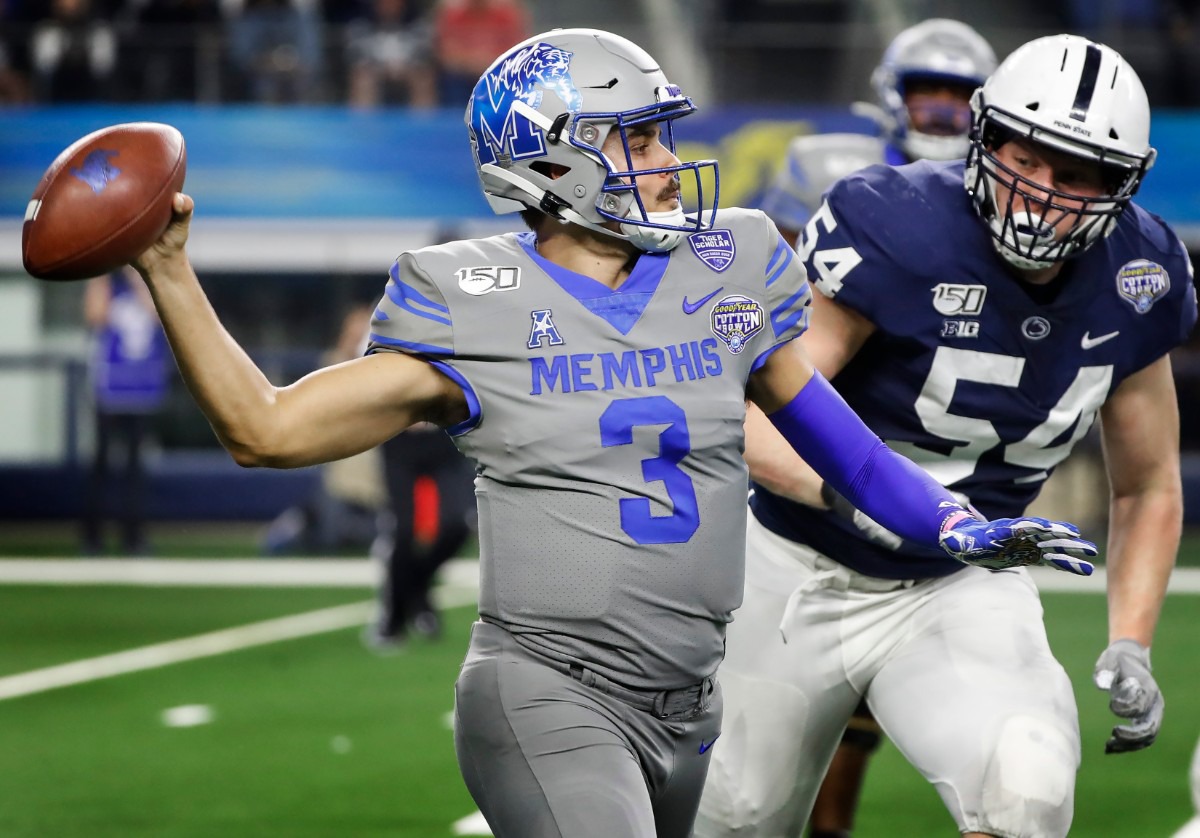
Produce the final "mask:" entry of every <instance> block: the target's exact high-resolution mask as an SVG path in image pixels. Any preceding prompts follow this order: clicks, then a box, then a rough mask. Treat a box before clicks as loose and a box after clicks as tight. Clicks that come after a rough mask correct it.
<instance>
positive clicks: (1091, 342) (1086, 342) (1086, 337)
mask: <svg viewBox="0 0 1200 838" xmlns="http://www.w3.org/2000/svg"><path fill="white" fill-rule="evenodd" d="M1119 334H1121V332H1120V331H1119V330H1118V331H1116V332H1109V333H1108V334H1107V335H1100V337H1096V338H1094V337H1091V336H1090V333H1089V332H1084V333H1083V340H1081V341H1080V342H1079V345H1080V346H1082V347H1083V348H1084V349H1091V348H1092V347H1094V346H1099V345H1100V344H1102V343H1104V342H1105V341H1106V340H1112V339H1113V338H1115V337H1116V336H1117V335H1119Z"/></svg>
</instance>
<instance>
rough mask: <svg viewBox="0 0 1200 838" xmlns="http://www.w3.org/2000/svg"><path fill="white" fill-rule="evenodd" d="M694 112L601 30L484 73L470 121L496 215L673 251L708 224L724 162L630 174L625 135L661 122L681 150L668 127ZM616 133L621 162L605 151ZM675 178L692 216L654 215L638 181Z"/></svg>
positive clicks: (647, 63) (652, 69) (574, 34)
mask: <svg viewBox="0 0 1200 838" xmlns="http://www.w3.org/2000/svg"><path fill="white" fill-rule="evenodd" d="M695 110H696V108H695V105H694V104H693V103H692V100H691V99H689V98H688V97H686V96H684V95H683V93H682V91H681V90H680V89H679V87H677V86H676V85H673V84H671V83H670V82H669V81H667V77H666V75H664V73H663V71H662V70H661V69H660V68H659V66H658V64H657V63H656V62H655V61H654V59H653V58H651V57H650V55H648V54H647V53H646V52H645V51H644V50H643V49H642V48H641V47H639V46H637V45H636V44H634V43H632V42H630V41H628V40H626V39H625V38H622V37H619V36H617V35H613V34H611V33H609V32H604V31H601V30H597V29H556V30H553V31H550V32H546V33H543V34H541V35H535V36H534V37H532V38H529V39H528V40H526V41H523V42H522V43H520V44H517V45H516V46H515V47H513V48H512V49H511V50H509V51H508V52H507V53H505V54H504V55H502V56H500V57H499V58H498V59H496V61H495V62H494V63H493V64H492V65H491V66H490V67H489V68H488V69H487V70H486V71H484V73H483V75H482V76H481V77H480V79H479V82H478V83H477V84H476V86H475V90H474V92H473V94H472V96H471V99H470V101H469V103H468V104H467V111H466V124H467V130H468V133H469V134H470V140H471V151H472V154H473V156H474V159H475V166H476V170H477V171H478V174H479V181H480V184H481V185H482V187H483V192H484V195H485V196H486V197H487V200H488V203H489V204H490V205H491V207H492V210H493V211H494V212H496V213H497V214H504V213H509V212H518V211H521V210H523V209H526V208H534V209H538V210H541V211H542V212H545V213H546V214H547V215H550V216H552V217H554V218H557V219H558V220H560V221H563V222H570V223H573V224H579V225H582V226H584V227H587V228H589V229H592V230H596V231H599V232H601V233H604V234H606V235H610V236H615V237H617V238H621V239H626V240H628V241H630V242H631V243H633V244H634V245H635V246H636V247H638V248H639V249H641V250H645V251H649V252H665V251H668V250H670V249H672V248H673V247H675V246H676V245H677V244H679V242H680V241H682V240H683V237H684V236H685V235H687V234H689V233H694V232H698V231H700V230H702V229H705V228H706V227H707V226H709V225H710V224H711V222H712V217H713V215H714V213H715V211H716V207H717V200H718V190H719V183H720V180H719V175H718V172H717V163H716V161H715V160H702V161H697V162H692V163H680V164H679V165H676V166H669V167H665V168H657V169H642V170H637V169H634V166H633V158H632V155H631V154H630V148H629V138H628V135H627V132H628V131H629V130H630V129H631V128H634V127H636V126H639V125H644V124H646V123H651V122H654V123H659V124H660V125H661V128H662V135H661V136H662V142H663V144H664V145H666V146H667V147H668V148H670V149H671V151H672V153H674V151H675V138H674V131H673V128H672V123H673V122H674V121H675V120H676V119H679V118H681V117H684V116H687V115H688V114H690V113H693V112H694V111H695ZM613 131H618V132H620V136H621V139H622V146H623V149H624V155H625V159H624V161H614V160H610V159H609V158H608V157H606V156H605V154H604V153H602V152H601V148H602V147H603V146H604V144H605V141H606V140H607V139H608V137H609V135H610V133H611V132H613ZM621 164H623V165H621ZM564 170H565V171H564ZM667 173H669V174H672V175H674V176H675V177H677V178H679V179H681V180H683V179H685V178H686V179H688V182H687V183H683V184H682V185H683V187H684V192H685V193H689V194H692V195H695V196H696V199H697V206H696V207H695V212H694V213H685V211H684V208H683V206H682V203H681V204H680V206H679V207H678V209H676V210H673V211H670V212H657V213H656V212H650V211H648V210H647V209H646V206H645V204H644V202H643V201H642V199H641V196H640V195H639V194H638V190H637V178H639V177H643V176H646V175H661V174H667ZM706 174H707V181H708V184H707V185H708V189H707V190H706V188H705V187H706V184H705V182H704V181H705V177H702V176H703V175H706ZM689 187H692V188H689ZM614 221H615V222H619V225H618V226H617V229H615V230H614V229H612V226H613V225H611V223H610V222H614Z"/></svg>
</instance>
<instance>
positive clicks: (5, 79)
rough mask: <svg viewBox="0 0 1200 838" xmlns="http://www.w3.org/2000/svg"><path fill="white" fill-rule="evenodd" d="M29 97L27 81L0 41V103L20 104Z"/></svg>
mask: <svg viewBox="0 0 1200 838" xmlns="http://www.w3.org/2000/svg"><path fill="white" fill-rule="evenodd" d="M28 99H29V83H28V81H27V80H26V78H25V74H24V73H22V72H21V71H20V70H19V69H17V66H16V63H15V61H14V60H13V58H11V57H10V54H9V48H8V46H7V45H6V44H5V43H4V42H3V41H0V105H13V104H20V103H21V102H25V101H27V100H28Z"/></svg>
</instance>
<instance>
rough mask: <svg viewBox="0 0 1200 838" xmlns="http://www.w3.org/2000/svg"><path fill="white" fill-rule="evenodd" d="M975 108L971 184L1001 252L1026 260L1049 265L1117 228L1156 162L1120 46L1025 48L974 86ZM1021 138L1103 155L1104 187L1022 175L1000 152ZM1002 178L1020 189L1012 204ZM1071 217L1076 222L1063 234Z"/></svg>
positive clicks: (1038, 44)
mask: <svg viewBox="0 0 1200 838" xmlns="http://www.w3.org/2000/svg"><path fill="white" fill-rule="evenodd" d="M971 109H972V113H973V124H972V128H971V149H970V151H969V153H968V156H967V163H966V170H965V178H964V183H965V185H966V189H967V192H968V193H969V194H970V196H971V198H972V201H973V203H974V205H975V209H976V211H977V212H978V213H979V215H980V217H981V218H982V219H983V220H984V222H985V223H986V224H987V226H988V229H989V230H990V231H991V234H992V238H993V240H994V243H995V245H996V249H997V251H998V252H999V253H1000V255H1001V256H1003V257H1004V258H1005V259H1006V260H1008V262H1009V263H1011V264H1012V265H1014V266H1016V267H1018V268H1022V269H1025V270H1036V269H1039V268H1046V267H1049V266H1050V265H1053V264H1054V263H1056V262H1060V261H1062V260H1064V259H1067V258H1069V257H1071V256H1074V255H1077V254H1079V253H1081V252H1083V251H1084V250H1086V249H1087V248H1088V247H1090V246H1091V245H1092V244H1094V243H1095V242H1096V241H1098V240H1100V239H1101V238H1103V237H1105V236H1107V235H1109V234H1110V233H1111V232H1112V231H1113V229H1114V228H1115V227H1116V224H1117V219H1118V218H1119V217H1120V215H1121V213H1122V212H1123V211H1124V209H1125V207H1126V205H1128V203H1129V200H1130V198H1131V197H1133V194H1134V193H1135V192H1136V191H1137V189H1138V186H1140V185H1141V182H1142V178H1143V177H1145V175H1146V172H1147V171H1149V170H1150V167H1151V166H1153V165H1154V158H1155V156H1156V154H1157V152H1156V151H1155V150H1154V149H1153V148H1152V147H1151V146H1150V104H1149V101H1148V100H1147V98H1146V91H1145V88H1143V87H1142V82H1141V80H1140V79H1138V77H1137V73H1135V72H1134V71H1133V68H1132V67H1130V66H1129V63H1128V62H1127V61H1125V59H1124V58H1122V57H1121V56H1120V55H1119V54H1118V53H1117V52H1116V51H1115V50H1113V49H1112V48H1110V47H1107V46H1105V45H1103V44H1097V43H1093V42H1092V41H1089V40H1088V39H1086V38H1081V37H1078V36H1075V35H1051V36H1047V37H1044V38H1038V39H1036V40H1033V41H1030V42H1029V43H1027V44H1025V45H1024V46H1022V47H1020V48H1018V49H1017V50H1016V51H1015V52H1014V53H1013V54H1012V55H1010V56H1009V57H1008V58H1006V59H1005V60H1004V62H1003V63H1002V64H1001V65H1000V67H999V68H998V69H997V70H996V72H995V73H994V74H993V75H992V77H991V78H990V79H989V80H988V81H987V83H986V84H984V85H983V87H981V88H980V89H979V90H977V91H976V92H975V95H974V97H973V98H972V101H971ZM1014 137H1023V138H1025V139H1027V140H1031V141H1033V142H1036V143H1039V144H1041V145H1044V146H1047V147H1049V148H1052V149H1055V150H1057V151H1059V152H1063V153H1065V154H1069V155H1073V156H1076V157H1080V158H1083V159H1085V160H1091V161H1095V162H1097V163H1099V164H1100V166H1101V171H1102V173H1103V178H1104V182H1105V192H1106V194H1104V195H1102V196H1100V197H1095V196H1082V195H1076V194H1072V193H1070V192H1066V191H1060V190H1056V189H1053V188H1048V186H1047V185H1045V184H1037V183H1033V182H1032V181H1030V180H1028V179H1026V178H1024V177H1022V176H1021V175H1019V174H1018V173H1017V172H1015V171H1013V170H1012V169H1010V168H1008V167H1006V166H1005V165H1004V164H1003V163H1001V162H1000V161H999V159H997V157H996V155H995V151H996V150H997V149H998V148H1000V146H1002V145H1003V144H1004V143H1005V142H1007V141H1008V140H1010V139H1012V138H1014ZM998 182H1000V183H1003V184H1004V185H1005V186H1011V187H1012V188H1011V190H1010V194H1009V198H1008V200H1007V202H1006V203H1005V205H1004V206H999V205H998V204H997V192H996V184H997V183H998ZM1030 191H1032V192H1033V193H1034V194H1035V195H1036V196H1037V199H1036V200H1032V199H1031V198H1030V197H1029V192H1030ZM1064 201H1066V202H1069V204H1064V203H1063V202H1064ZM1069 216H1074V221H1073V223H1071V225H1070V226H1069V227H1067V228H1066V229H1065V230H1059V231H1057V232H1056V228H1058V227H1059V226H1060V223H1061V222H1063V221H1064V220H1065V219H1066V218H1067V217H1069Z"/></svg>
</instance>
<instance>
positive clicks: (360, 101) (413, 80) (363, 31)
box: [346, 0, 437, 108]
mask: <svg viewBox="0 0 1200 838" xmlns="http://www.w3.org/2000/svg"><path fill="white" fill-rule="evenodd" d="M432 51H433V50H432V43H431V36H430V32H429V28H428V26H426V25H425V24H424V22H423V21H421V19H420V17H419V16H418V14H417V10H416V9H415V8H414V7H413V6H412V5H411V4H410V3H409V2H408V0H375V2H374V3H373V5H372V13H371V15H370V16H369V17H367V18H360V19H358V20H355V21H352V22H351V23H350V24H348V25H347V27H346V57H347V63H348V65H349V68H348V70H349V74H350V87H349V96H348V99H349V102H350V104H351V105H352V106H354V107H358V108H372V107H376V106H378V105H411V106H413V107H420V108H427V107H432V106H434V105H436V104H437V89H436V85H435V76H434V69H433V54H432Z"/></svg>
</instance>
